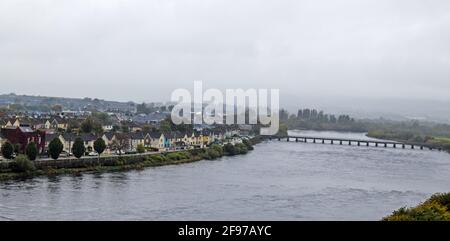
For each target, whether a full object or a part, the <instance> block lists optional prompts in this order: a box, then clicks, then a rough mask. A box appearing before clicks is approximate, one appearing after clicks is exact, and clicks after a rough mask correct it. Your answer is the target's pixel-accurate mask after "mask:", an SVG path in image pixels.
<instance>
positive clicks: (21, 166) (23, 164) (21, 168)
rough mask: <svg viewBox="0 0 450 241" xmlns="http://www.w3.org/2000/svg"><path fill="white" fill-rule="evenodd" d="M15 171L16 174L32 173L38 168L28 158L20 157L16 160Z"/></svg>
mask: <svg viewBox="0 0 450 241" xmlns="http://www.w3.org/2000/svg"><path fill="white" fill-rule="evenodd" d="M13 170H14V171H16V172H26V173H32V172H34V171H35V170H36V167H35V165H34V163H33V162H32V161H30V160H29V159H28V158H27V156H25V155H19V156H17V157H16V158H15V160H14V165H13Z"/></svg>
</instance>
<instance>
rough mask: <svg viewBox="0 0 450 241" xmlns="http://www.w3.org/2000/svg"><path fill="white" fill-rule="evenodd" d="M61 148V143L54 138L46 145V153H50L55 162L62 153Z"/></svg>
mask: <svg viewBox="0 0 450 241" xmlns="http://www.w3.org/2000/svg"><path fill="white" fill-rule="evenodd" d="M63 148H64V146H63V144H62V143H61V141H60V140H59V138H58V137H55V138H54V139H53V140H52V141H51V142H50V144H49V145H48V151H49V153H50V157H51V158H53V159H55V160H56V159H58V158H59V155H60V154H61V152H62V151H63Z"/></svg>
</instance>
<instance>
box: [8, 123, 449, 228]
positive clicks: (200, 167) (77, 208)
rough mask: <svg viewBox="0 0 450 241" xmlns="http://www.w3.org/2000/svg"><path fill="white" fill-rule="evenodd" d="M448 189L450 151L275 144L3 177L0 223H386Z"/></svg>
mask: <svg viewBox="0 0 450 241" xmlns="http://www.w3.org/2000/svg"><path fill="white" fill-rule="evenodd" d="M291 134H303V135H307V136H327V137H330V136H333V137H343V138H354V139H363V138H366V137H365V136H364V134H363V133H335V132H313V131H308V132H302V133H299V132H295V131H294V132H291ZM448 191H450V155H449V154H447V153H444V152H438V151H429V150H423V151H422V150H417V149H416V150H410V149H406V150H403V149H393V148H383V147H378V148H377V147H365V146H364V147H363V146H361V147H357V146H347V145H343V146H339V145H328V144H326V145H323V144H313V143H295V142H278V141H271V142H264V143H261V144H258V145H256V147H255V150H254V151H252V152H250V153H249V154H247V155H241V156H235V157H224V158H221V159H219V160H215V161H200V162H195V163H189V164H183V165H177V166H163V167H155V168H146V169H144V170H139V171H126V172H115V173H102V174H83V175H82V176H71V175H62V176H57V177H51V178H49V177H38V178H33V179H29V180H25V181H8V182H3V183H0V220H3V219H4V220H379V219H381V218H382V217H384V216H386V215H388V214H390V213H391V212H392V211H393V210H395V209H398V208H400V207H402V206H413V205H416V204H418V203H419V202H421V201H423V200H424V199H425V198H427V197H429V196H430V195H431V194H433V193H436V192H448Z"/></svg>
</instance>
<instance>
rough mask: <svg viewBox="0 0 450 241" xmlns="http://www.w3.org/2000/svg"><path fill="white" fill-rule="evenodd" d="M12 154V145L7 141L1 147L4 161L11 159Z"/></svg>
mask: <svg viewBox="0 0 450 241" xmlns="http://www.w3.org/2000/svg"><path fill="white" fill-rule="evenodd" d="M13 153H14V147H13V145H12V144H11V143H10V142H9V141H7V142H5V144H3V145H2V156H3V157H4V158H6V159H11V158H12V155H13Z"/></svg>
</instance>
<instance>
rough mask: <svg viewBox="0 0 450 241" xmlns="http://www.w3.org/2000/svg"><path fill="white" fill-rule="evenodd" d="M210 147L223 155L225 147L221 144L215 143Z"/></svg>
mask: <svg viewBox="0 0 450 241" xmlns="http://www.w3.org/2000/svg"><path fill="white" fill-rule="evenodd" d="M210 149H213V150H215V151H216V152H217V153H219V155H220V156H223V154H224V152H223V147H222V146H221V145H217V144H213V145H211V147H210Z"/></svg>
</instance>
